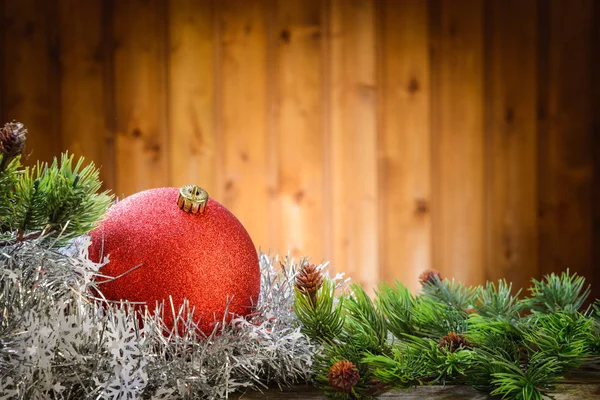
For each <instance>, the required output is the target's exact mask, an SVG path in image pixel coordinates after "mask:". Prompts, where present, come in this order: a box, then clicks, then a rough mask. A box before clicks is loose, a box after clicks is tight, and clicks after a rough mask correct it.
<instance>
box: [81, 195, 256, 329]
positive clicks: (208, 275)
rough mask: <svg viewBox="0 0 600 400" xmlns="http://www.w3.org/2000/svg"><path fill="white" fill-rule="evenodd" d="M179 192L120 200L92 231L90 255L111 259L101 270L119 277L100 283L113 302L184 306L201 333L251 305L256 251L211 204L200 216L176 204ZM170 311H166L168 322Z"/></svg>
mask: <svg viewBox="0 0 600 400" xmlns="http://www.w3.org/2000/svg"><path fill="white" fill-rule="evenodd" d="M178 193H179V191H178V189H176V188H160V189H151V190H146V191H143V192H140V193H137V194H135V195H132V196H130V197H127V198H126V199H124V200H122V201H120V202H118V203H117V204H116V205H114V206H113V207H112V208H111V209H110V210H109V211H108V213H107V215H106V218H105V219H104V221H102V222H101V224H100V226H99V227H98V228H97V229H96V230H94V231H92V232H91V234H90V235H91V237H92V246H91V247H90V258H91V259H92V260H94V261H100V260H101V258H103V257H104V256H107V255H108V257H109V262H108V264H107V265H105V266H104V267H103V268H102V270H101V272H102V273H103V274H104V275H106V276H107V277H119V278H117V279H114V280H110V281H106V282H105V283H101V284H100V285H99V287H100V290H101V292H102V294H103V295H104V296H105V297H106V298H107V299H110V300H115V301H119V300H127V301H130V302H136V303H138V302H139V303H146V305H148V307H149V308H151V309H152V308H154V307H155V305H156V304H161V303H163V302H164V303H165V304H167V305H168V304H170V302H171V299H172V303H173V306H174V307H175V309H178V308H179V307H180V306H181V305H182V304H183V301H184V298H185V299H187V300H188V301H189V304H190V307H192V308H193V309H194V318H195V319H197V320H199V325H200V327H201V329H202V330H203V331H204V332H205V333H210V332H211V331H212V327H213V326H214V323H215V322H216V321H220V320H221V319H222V318H223V312H224V311H225V308H226V306H227V305H228V312H229V313H230V314H232V315H247V314H249V313H251V312H252V310H253V306H254V305H255V304H256V301H257V299H258V295H259V288H260V271H259V267H258V257H257V254H256V249H255V247H254V244H253V243H252V240H251V239H250V236H249V235H248V233H247V232H246V230H245V229H244V227H243V226H242V224H241V223H240V222H239V221H238V219H237V218H236V217H235V216H234V215H233V214H232V213H231V212H229V211H228V210H227V209H226V208H225V207H224V206H222V205H221V204H219V203H218V202H216V201H214V200H212V199H209V200H208V203H207V205H206V210H205V212H204V213H202V214H198V215H194V214H189V213H186V212H184V211H182V210H180V209H179V208H178V207H177V197H178ZM136 266H139V268H135V267H136ZM170 315H171V313H165V319H166V322H167V324H168V323H169V322H172V321H170Z"/></svg>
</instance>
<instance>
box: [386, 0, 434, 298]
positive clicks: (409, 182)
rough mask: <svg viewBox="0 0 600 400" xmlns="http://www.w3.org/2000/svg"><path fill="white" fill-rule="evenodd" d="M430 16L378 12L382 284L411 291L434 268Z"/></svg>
mask: <svg viewBox="0 0 600 400" xmlns="http://www.w3.org/2000/svg"><path fill="white" fill-rule="evenodd" d="M428 11H429V10H428V3H427V2H418V1H395V0H388V1H385V2H383V3H382V7H381V10H380V18H381V19H382V20H381V26H382V30H381V33H380V37H381V52H380V57H379V59H378V62H379V63H380V64H381V66H380V69H381V81H380V85H379V86H380V88H381V101H380V107H381V109H380V113H381V120H382V124H381V126H380V132H381V133H380V140H381V142H380V150H379V154H380V157H381V160H380V165H381V169H380V178H379V182H380V191H379V195H380V197H381V200H382V209H381V215H382V216H381V218H380V222H381V227H380V232H381V235H380V237H381V238H382V243H381V249H382V253H381V278H382V280H385V281H388V282H392V281H394V280H400V281H401V282H403V283H404V284H405V285H407V286H408V287H409V288H410V289H412V291H413V292H416V290H417V289H418V287H419V282H418V276H419V274H420V273H421V272H422V271H423V270H425V269H428V268H431V267H432V265H431V253H432V248H431V215H430V209H431V206H430V204H431V126H430V120H431V119H430V107H429V101H430V82H429V81H430V63H429V28H428V17H429V14H428ZM399 254H401V255H402V256H401V257H399Z"/></svg>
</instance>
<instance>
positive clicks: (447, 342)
mask: <svg viewBox="0 0 600 400" xmlns="http://www.w3.org/2000/svg"><path fill="white" fill-rule="evenodd" d="M438 347H439V348H440V349H441V350H442V351H444V352H445V351H446V350H448V351H450V353H454V352H455V351H457V350H459V349H470V348H472V347H473V346H471V343H469V342H468V341H467V339H466V338H465V337H464V336H463V335H461V334H457V333H454V332H448V335H447V336H444V337H443V338H442V340H440V343H439V344H438Z"/></svg>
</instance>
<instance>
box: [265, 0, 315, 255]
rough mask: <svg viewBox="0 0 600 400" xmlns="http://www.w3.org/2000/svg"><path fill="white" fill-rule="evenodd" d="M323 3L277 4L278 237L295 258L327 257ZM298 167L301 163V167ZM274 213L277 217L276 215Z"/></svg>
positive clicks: (282, 248) (283, 0)
mask: <svg viewBox="0 0 600 400" xmlns="http://www.w3.org/2000/svg"><path fill="white" fill-rule="evenodd" d="M321 10H322V7H321V2H320V1H319V0H311V1H306V0H293V1H290V0H279V1H277V2H276V4H275V18H274V20H275V26H274V29H273V31H272V32H271V35H273V36H274V39H275V40H274V44H275V46H274V49H273V60H272V61H271V62H272V63H274V67H273V68H274V70H275V71H274V72H275V74H274V75H275V76H274V81H275V85H276V86H275V87H274V93H273V95H274V98H273V100H274V104H273V109H274V116H275V121H273V124H274V127H275V130H276V131H275V135H274V137H275V138H276V143H274V144H275V145H276V146H277V160H278V174H277V175H278V176H277V178H278V185H277V187H278V197H279V207H278V209H276V210H274V211H275V212H278V213H280V216H279V218H278V221H279V224H280V225H279V227H278V231H279V235H278V236H279V238H278V239H279V241H278V245H277V247H276V249H275V250H277V252H278V253H280V254H285V253H286V252H287V251H289V252H290V254H291V255H292V256H293V257H296V258H297V257H300V256H306V255H310V257H311V260H312V261H313V262H317V263H320V262H322V261H323V260H324V258H325V249H324V238H323V236H324V235H323V226H322V225H321V226H319V225H318V224H315V223H314V221H323V220H324V218H325V215H324V211H323V190H324V182H323V163H324V154H323V152H324V150H323V140H322V133H321V128H322V113H323V111H322V110H323V107H322V98H323V96H322V94H321V92H322V90H323V79H322V68H321V65H322V40H323V36H324V35H323V24H322V13H321ZM299 166H301V167H299ZM275 218H277V217H275Z"/></svg>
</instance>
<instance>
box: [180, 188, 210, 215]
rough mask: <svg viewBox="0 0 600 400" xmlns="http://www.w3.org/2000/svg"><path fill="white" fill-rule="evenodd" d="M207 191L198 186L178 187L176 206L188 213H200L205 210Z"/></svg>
mask: <svg viewBox="0 0 600 400" xmlns="http://www.w3.org/2000/svg"><path fill="white" fill-rule="evenodd" d="M207 203H208V193H207V192H206V190H204V189H202V188H201V187H200V186H196V185H186V186H183V187H182V188H181V189H179V197H178V198H177V207H179V208H180V209H181V210H183V211H185V212H188V213H190V214H202V213H203V212H204V211H205V210H206V204H207Z"/></svg>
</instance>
